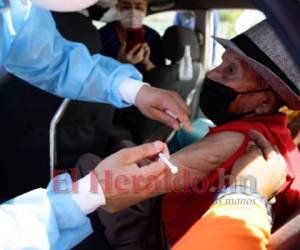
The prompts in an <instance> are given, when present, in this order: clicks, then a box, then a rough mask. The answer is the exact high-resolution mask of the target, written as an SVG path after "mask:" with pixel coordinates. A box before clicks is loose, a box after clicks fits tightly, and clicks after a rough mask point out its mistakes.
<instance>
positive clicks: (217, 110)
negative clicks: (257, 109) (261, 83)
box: [200, 78, 272, 125]
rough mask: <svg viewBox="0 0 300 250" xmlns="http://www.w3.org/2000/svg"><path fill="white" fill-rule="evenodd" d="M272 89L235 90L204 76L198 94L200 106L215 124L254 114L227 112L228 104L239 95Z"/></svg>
mask: <svg viewBox="0 0 300 250" xmlns="http://www.w3.org/2000/svg"><path fill="white" fill-rule="evenodd" d="M266 91H272V89H271V88H266V89H260V90H252V91H244V92H237V91H235V90H234V89H232V88H230V87H227V86H225V85H223V84H221V83H218V82H215V81H213V80H211V79H209V78H205V80H204V83H203V89H202V92H201V95H200V107H201V109H202V111H203V113H204V114H205V116H206V117H207V118H208V119H210V120H212V121H213V122H214V123H215V124H216V125H222V124H225V123H228V122H231V121H234V120H238V119H240V118H242V117H244V116H246V115H250V114H254V111H251V112H246V113H232V112H229V111H228V110H229V106H230V104H231V103H232V102H233V101H234V100H235V99H236V98H237V97H238V96H239V95H246V94H251V93H259V92H266Z"/></svg>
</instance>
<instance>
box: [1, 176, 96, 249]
mask: <svg viewBox="0 0 300 250" xmlns="http://www.w3.org/2000/svg"><path fill="white" fill-rule="evenodd" d="M56 184H62V185H61V186H62V189H61V190H62V191H60V189H57V188H56V187H57V185H56ZM71 192H72V180H71V178H70V176H68V175H61V176H58V177H55V180H52V181H51V183H50V184H49V186H48V188H47V189H36V190H33V191H31V192H28V193H26V194H24V195H21V196H19V197H17V198H14V199H12V200H10V201H8V202H5V203H4V204H1V205H0V222H1V223H0V249H71V248H73V247H74V246H75V245H77V244H78V243H79V242H80V241H82V240H83V239H84V238H86V237H87V236H88V235H90V234H91V233H92V227H91V222H90V220H89V218H88V217H87V216H86V215H85V214H84V213H82V211H81V209H80V208H79V207H78V206H77V204H76V203H75V202H74V201H73V199H72V198H71V195H70V193H71Z"/></svg>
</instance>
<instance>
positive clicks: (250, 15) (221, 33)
mask: <svg viewBox="0 0 300 250" xmlns="http://www.w3.org/2000/svg"><path fill="white" fill-rule="evenodd" d="M211 18H212V23H213V25H212V34H213V35H214V36H217V37H222V38H226V39H231V38H233V37H235V36H236V35H238V34H241V33H243V32H244V31H246V30H248V29H249V28H251V27H252V26H254V25H255V24H257V23H259V22H260V21H262V20H264V19H265V15H264V14H263V13H262V12H261V11H258V10H247V9H246V10H241V9H226V10H222V9H218V10H213V11H212V14H211ZM211 43H212V46H211V53H210V54H211V56H210V67H214V66H216V65H218V64H220V62H221V56H222V54H223V52H224V49H223V47H222V46H220V45H219V44H218V43H217V42H215V41H214V40H213V39H212V40H211Z"/></svg>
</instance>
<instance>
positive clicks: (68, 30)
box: [52, 12, 102, 54]
mask: <svg viewBox="0 0 300 250" xmlns="http://www.w3.org/2000/svg"><path fill="white" fill-rule="evenodd" d="M52 15H53V18H54V20H55V22H56V27H57V29H58V31H59V32H60V33H61V35H62V36H63V37H64V38H66V39H68V40H71V41H73V42H79V43H83V44H84V45H85V46H86V47H87V48H88V49H89V51H90V53H91V54H96V53H100V51H101V47H102V46H101V39H100V36H99V33H98V31H97V29H96V27H94V26H93V24H92V21H91V20H90V19H89V18H88V17H86V16H84V15H82V14H80V13H77V12H69V13H60V12H52Z"/></svg>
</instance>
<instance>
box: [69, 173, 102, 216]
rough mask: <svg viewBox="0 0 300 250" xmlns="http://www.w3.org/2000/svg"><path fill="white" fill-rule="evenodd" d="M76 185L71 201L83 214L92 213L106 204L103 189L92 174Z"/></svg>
mask: <svg viewBox="0 0 300 250" xmlns="http://www.w3.org/2000/svg"><path fill="white" fill-rule="evenodd" d="M76 184H77V186H76V189H77V191H76V192H73V193H72V199H73V201H75V203H76V204H77V205H78V206H79V207H80V209H81V211H82V212H83V213H85V214H89V213H92V212H94V211H95V210H96V209H97V208H98V207H100V206H103V205H105V204H106V200H105V196H104V192H103V189H102V187H101V185H100V184H99V182H98V180H97V178H96V175H95V174H94V173H93V172H91V173H90V174H88V175H87V176H85V177H83V178H82V179H80V180H79V181H78V182H77V183H76ZM76 184H75V185H76Z"/></svg>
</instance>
